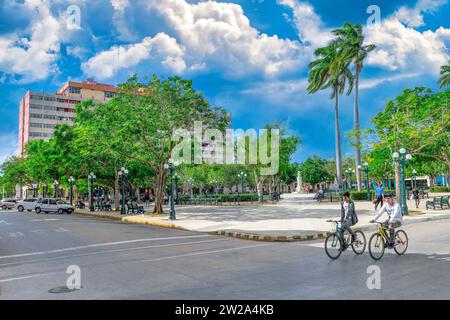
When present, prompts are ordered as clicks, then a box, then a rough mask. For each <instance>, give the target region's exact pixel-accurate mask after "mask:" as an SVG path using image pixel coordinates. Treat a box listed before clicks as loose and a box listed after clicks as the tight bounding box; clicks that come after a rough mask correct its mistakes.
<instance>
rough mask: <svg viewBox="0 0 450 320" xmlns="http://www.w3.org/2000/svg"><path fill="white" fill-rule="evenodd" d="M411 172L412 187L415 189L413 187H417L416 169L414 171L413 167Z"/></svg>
mask: <svg viewBox="0 0 450 320" xmlns="http://www.w3.org/2000/svg"><path fill="white" fill-rule="evenodd" d="M412 173H413V183H412V184H413V188H414V189H415V188H417V180H416V179H417V171H416V169H413V171H412Z"/></svg>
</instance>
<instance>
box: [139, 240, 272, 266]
mask: <svg viewBox="0 0 450 320" xmlns="http://www.w3.org/2000/svg"><path fill="white" fill-rule="evenodd" d="M274 245H277V244H276V243H267V244H257V245H253V246H242V247H234V248H228V249H220V250H210V251H195V252H191V253H185V254H179V255H176V256H168V257H162V258H154V259H148V260H141V261H140V262H152V261H162V260H169V259H176V258H183V257H192V256H200V255H204V254H213V253H220V252H227V251H234V250H242V249H251V248H258V247H268V246H274Z"/></svg>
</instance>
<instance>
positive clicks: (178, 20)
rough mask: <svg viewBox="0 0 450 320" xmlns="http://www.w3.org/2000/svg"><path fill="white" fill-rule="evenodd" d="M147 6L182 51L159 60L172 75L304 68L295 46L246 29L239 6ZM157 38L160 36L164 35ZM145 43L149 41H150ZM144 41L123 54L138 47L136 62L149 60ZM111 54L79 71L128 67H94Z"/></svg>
mask: <svg viewBox="0 0 450 320" xmlns="http://www.w3.org/2000/svg"><path fill="white" fill-rule="evenodd" d="M148 5H149V9H150V10H152V11H154V12H156V13H157V14H158V15H160V16H161V17H163V18H164V19H165V20H166V21H167V22H168V23H169V25H170V26H171V30H170V34H171V35H173V37H174V38H176V42H175V43H176V44H177V46H178V48H179V50H178V51H181V50H182V51H183V55H181V54H178V53H177V54H175V55H171V56H170V57H168V58H167V59H165V60H164V61H163V64H165V65H166V66H169V67H170V68H171V69H173V70H177V71H186V72H200V71H203V72H205V71H207V70H211V69H213V70H220V71H222V72H223V74H224V75H225V76H228V77H239V76H243V75H247V74H251V73H260V74H263V75H265V76H276V75H279V74H281V73H284V72H290V71H293V70H296V69H297V68H299V67H300V66H301V65H302V64H303V65H304V64H305V63H306V59H302V52H303V48H302V46H301V45H300V43H299V42H298V41H291V40H289V39H280V38H278V37H277V36H276V35H275V36H268V35H267V34H264V33H260V32H259V31H258V30H256V29H255V28H253V27H252V26H251V25H250V21H249V20H248V18H247V17H246V16H245V14H244V12H243V10H242V8H241V6H240V5H238V4H234V3H219V2H214V1H211V2H199V3H196V4H189V3H188V2H186V1H185V0H166V1H152V0H149V1H148ZM160 35H161V37H162V35H163V33H160ZM166 37H167V38H171V37H169V36H167V35H166ZM146 39H147V41H148V39H151V38H149V37H147V38H146ZM171 39H172V38H171ZM145 41H146V40H145V39H144V40H143V41H142V42H140V43H136V44H133V45H131V47H126V48H125V49H128V50H129V49H130V48H132V47H135V46H137V47H139V48H141V49H140V50H138V51H139V52H140V53H141V51H147V54H141V55H139V56H138V60H139V61H143V60H145V59H148V58H149V57H150V55H149V54H148V51H149V50H148V47H146V46H145V45H143V43H144V42H145ZM174 41H175V40H174ZM142 46H144V47H146V49H147V50H145V48H142ZM116 50H117V49H116ZM110 51H111V50H108V51H107V52H110ZM162 51H163V52H164V50H162ZM169 51H172V50H169ZM110 55H111V54H105V53H104V52H102V53H100V54H98V55H96V56H95V57H93V58H92V59H91V60H90V61H88V63H86V64H85V66H84V70H85V71H88V72H93V73H94V75H96V76H100V77H110V76H112V75H114V74H115V72H117V71H118V70H119V69H122V68H126V67H127V66H129V64H127V63H124V64H121V65H120V66H119V67H118V68H109V70H108V71H107V72H105V71H101V70H100V68H97V67H95V68H94V61H95V62H96V63H99V64H101V65H105V64H106V63H105V62H106V60H111V58H110V57H109V56H110ZM174 58H175V59H174ZM182 58H183V59H182ZM183 61H184V62H183ZM134 65H136V63H134Z"/></svg>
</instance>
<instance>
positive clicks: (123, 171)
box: [118, 167, 128, 214]
mask: <svg viewBox="0 0 450 320" xmlns="http://www.w3.org/2000/svg"><path fill="white" fill-rule="evenodd" d="M118 174H119V180H120V189H121V190H122V199H121V201H120V204H121V205H120V214H126V210H125V184H126V179H127V176H128V170H127V169H125V167H122V168H121V169H120V170H119V172H118Z"/></svg>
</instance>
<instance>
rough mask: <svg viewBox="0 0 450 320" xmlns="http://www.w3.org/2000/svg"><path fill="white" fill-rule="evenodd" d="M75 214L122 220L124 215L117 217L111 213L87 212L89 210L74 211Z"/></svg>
mask: <svg viewBox="0 0 450 320" xmlns="http://www.w3.org/2000/svg"><path fill="white" fill-rule="evenodd" d="M73 214H76V215H79V216H85V217H93V218H100V219H110V220H122V217H116V216H110V215H104V216H101V215H98V214H93V213H87V212H77V211H74V212H73Z"/></svg>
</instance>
